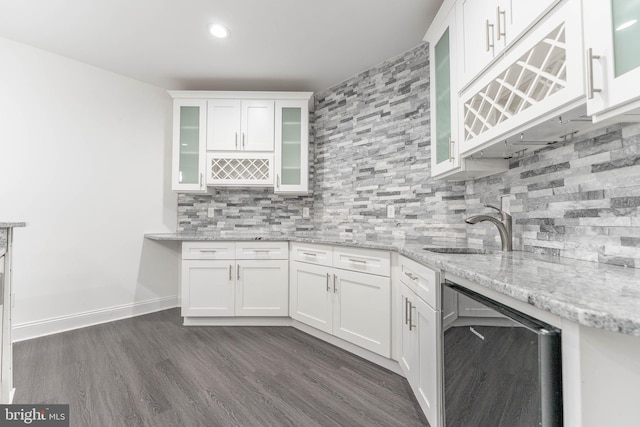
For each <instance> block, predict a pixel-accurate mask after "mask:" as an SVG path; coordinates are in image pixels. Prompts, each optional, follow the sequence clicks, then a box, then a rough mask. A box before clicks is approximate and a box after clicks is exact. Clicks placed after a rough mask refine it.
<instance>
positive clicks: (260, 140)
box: [240, 100, 274, 151]
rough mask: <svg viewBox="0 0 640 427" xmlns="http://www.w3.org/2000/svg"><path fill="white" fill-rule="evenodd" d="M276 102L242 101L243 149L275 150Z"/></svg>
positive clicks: (241, 139)
mask: <svg viewBox="0 0 640 427" xmlns="http://www.w3.org/2000/svg"><path fill="white" fill-rule="evenodd" d="M273 132H274V102H273V101H268V100H256V101H242V126H241V133H242V135H241V138H240V143H241V149H242V150H247V151H273V141H274V134H273Z"/></svg>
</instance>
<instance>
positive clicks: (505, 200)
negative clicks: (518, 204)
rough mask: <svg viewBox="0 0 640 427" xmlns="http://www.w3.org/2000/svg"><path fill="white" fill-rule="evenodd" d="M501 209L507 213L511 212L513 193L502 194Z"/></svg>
mask: <svg viewBox="0 0 640 427" xmlns="http://www.w3.org/2000/svg"><path fill="white" fill-rule="evenodd" d="M500 209H502V210H503V211H504V212H506V213H511V195H510V194H505V195H504V196H500Z"/></svg>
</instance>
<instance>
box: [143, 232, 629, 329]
mask: <svg viewBox="0 0 640 427" xmlns="http://www.w3.org/2000/svg"><path fill="white" fill-rule="evenodd" d="M145 238H147V239H151V240H158V241H162V240H164V241H171V240H173V241H208V240H210V241H216V240H218V241H220V240H226V241H251V240H265V241H269V240H271V241H290V242H301V243H317V244H326V245H343V246H352V247H360V248H370V249H381V250H389V251H396V252H398V253H399V254H401V255H404V256H406V257H408V258H411V259H413V260H415V261H417V262H420V263H422V264H425V265H427V266H430V267H433V268H437V269H440V270H443V271H444V272H445V275H446V274H453V275H456V276H459V277H462V278H465V279H467V280H469V281H472V282H474V283H476V284H478V285H480V286H482V287H485V288H487V289H491V290H493V291H496V292H499V293H501V294H503V295H507V296H509V297H512V298H514V299H516V300H518V301H522V302H525V303H527V304H530V305H532V306H534V307H537V308H539V309H541V310H544V311H547V312H550V313H552V314H555V315H557V316H559V317H562V318H565V319H568V320H571V321H574V322H576V323H578V324H580V325H584V326H590V327H594V328H600V329H605V330H609V331H614V332H619V333H622V334H627V335H634V336H640V269H635V268H625V267H619V266H615V265H610V264H602V263H595V262H589V261H581V260H574V259H570V258H562V257H552V256H547V255H539V254H534V253H531V252H520V251H513V252H498V251H496V252H491V253H486V254H472V255H470V254H464V255H459V254H444V253H435V252H430V251H427V250H425V249H424V248H425V247H427V246H452V244H460V243H461V242H455V241H452V240H448V239H439V238H421V239H419V240H418V239H416V240H411V239H404V240H401V239H380V238H377V237H376V238H371V239H362V240H359V239H351V238H343V237H340V236H331V235H323V234H322V233H311V232H296V233H272V234H262V233H258V234H256V233H253V234H246V233H233V232H227V233H161V234H145Z"/></svg>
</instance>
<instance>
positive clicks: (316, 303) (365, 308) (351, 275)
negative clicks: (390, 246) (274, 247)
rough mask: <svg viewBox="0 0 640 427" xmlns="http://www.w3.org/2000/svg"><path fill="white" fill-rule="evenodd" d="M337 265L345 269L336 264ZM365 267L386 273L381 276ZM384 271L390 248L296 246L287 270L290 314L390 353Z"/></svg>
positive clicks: (388, 284)
mask: <svg viewBox="0 0 640 427" xmlns="http://www.w3.org/2000/svg"><path fill="white" fill-rule="evenodd" d="M331 253H332V254H333V255H331ZM335 264H337V265H340V266H345V267H346V268H336V267H334V265H335ZM385 265H386V267H385ZM365 271H383V272H387V273H386V276H383V275H379V274H371V273H368V272H365ZM388 271H390V256H389V253H388V252H384V251H372V250H363V249H352V248H348V249H345V248H342V247H340V248H332V247H330V246H324V245H307V244H305V245H303V244H294V245H292V249H291V272H290V284H291V287H290V293H291V295H290V310H289V311H290V313H291V317H292V318H293V319H295V320H297V321H299V322H302V323H304V324H307V325H309V326H312V327H314V328H316V329H319V330H321V331H323V332H326V333H329V334H332V335H334V336H336V337H338V338H341V339H344V340H345V341H348V342H350V343H353V344H356V345H358V346H360V347H362V348H365V349H367V350H370V351H372V352H374V353H377V354H379V355H381V356H384V357H390V356H391V280H390V278H389V274H388ZM383 274H385V273H383Z"/></svg>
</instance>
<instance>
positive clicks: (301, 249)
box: [291, 243, 333, 267]
mask: <svg viewBox="0 0 640 427" xmlns="http://www.w3.org/2000/svg"><path fill="white" fill-rule="evenodd" d="M291 261H301V262H307V263H310V264H318V265H326V266H328V267H331V266H332V265H333V248H332V247H331V246H326V245H314V244H311V243H292V244H291Z"/></svg>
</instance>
